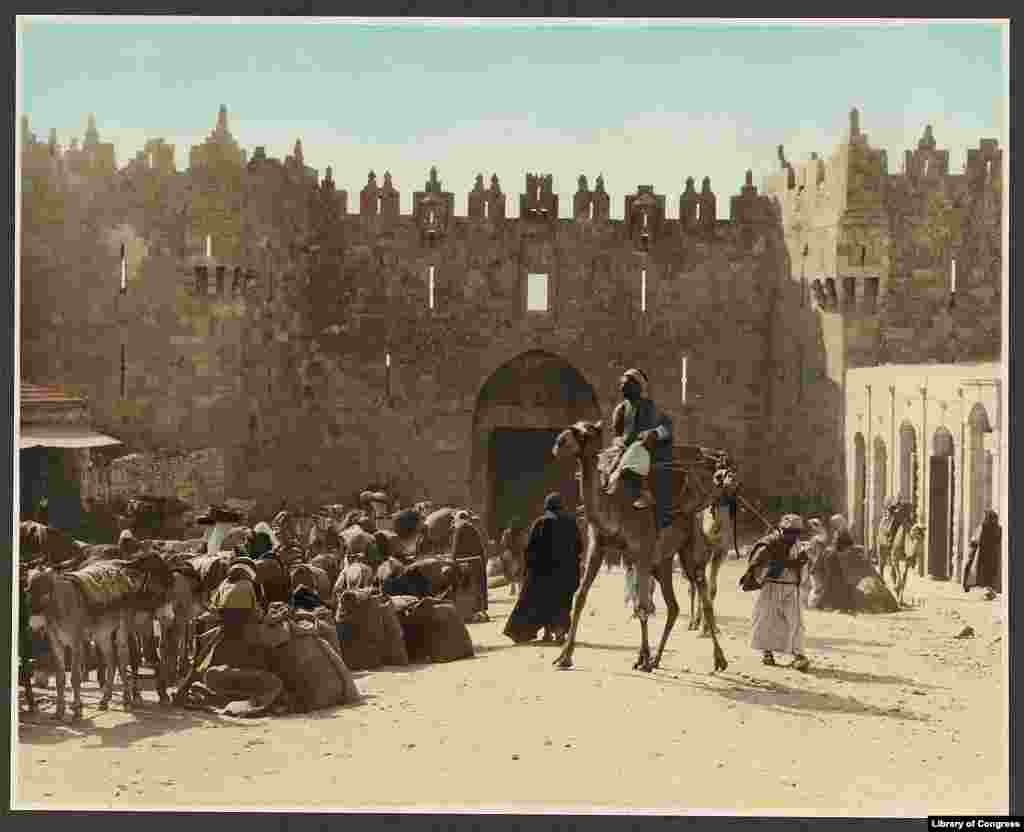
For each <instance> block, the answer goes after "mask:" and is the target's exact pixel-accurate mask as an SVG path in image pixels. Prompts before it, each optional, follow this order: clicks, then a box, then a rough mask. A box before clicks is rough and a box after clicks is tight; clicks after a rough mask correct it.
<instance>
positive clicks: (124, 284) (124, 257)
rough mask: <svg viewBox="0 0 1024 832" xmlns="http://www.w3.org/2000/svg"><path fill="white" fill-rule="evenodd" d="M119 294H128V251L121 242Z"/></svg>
mask: <svg viewBox="0 0 1024 832" xmlns="http://www.w3.org/2000/svg"><path fill="white" fill-rule="evenodd" d="M121 294H122V295H126V294H128V251H127V248H126V246H125V244H124V243H121Z"/></svg>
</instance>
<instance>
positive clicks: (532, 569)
mask: <svg viewBox="0 0 1024 832" xmlns="http://www.w3.org/2000/svg"><path fill="white" fill-rule="evenodd" d="M582 553H583V536H582V535H581V534H580V530H579V526H578V525H577V524H576V518H575V516H573V515H572V514H569V513H567V512H565V511H563V510H562V498H561V496H560V495H559V494H557V493H552V494H549V495H548V496H547V497H546V498H545V500H544V514H542V515H541V516H540V517H539V518H538V519H537V520H536V521H535V522H534V524H533V526H531V527H530V533H529V538H528V540H527V544H526V570H525V579H524V581H523V587H522V590H521V591H520V593H519V599H518V600H517V601H516V605H515V608H514V609H513V610H512V614H511V615H510V616H509V619H508V623H507V624H506V625H505V630H504V633H505V635H506V636H508V637H509V638H510V639H512V641H514V642H516V643H517V644H521V643H524V642H528V641H533V640H534V639H535V638H537V633H538V631H539V630H541V629H543V630H544V640H545V641H550V640H551V639H552V637H553V638H554V640H555V642H556V643H559V644H560V643H561V642H562V641H563V640H564V639H565V635H566V633H568V631H569V625H570V618H571V610H572V599H573V595H575V593H576V590H577V589H578V588H579V584H580V577H581V575H580V572H581V569H580V555H581V554H582Z"/></svg>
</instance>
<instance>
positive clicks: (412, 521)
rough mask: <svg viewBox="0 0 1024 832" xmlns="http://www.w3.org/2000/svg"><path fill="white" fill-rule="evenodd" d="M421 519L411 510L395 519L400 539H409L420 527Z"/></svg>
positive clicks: (403, 512)
mask: <svg viewBox="0 0 1024 832" xmlns="http://www.w3.org/2000/svg"><path fill="white" fill-rule="evenodd" d="M420 522H421V518H420V516H419V515H418V514H417V513H416V512H415V511H411V510H406V511H402V512H400V513H399V515H398V516H397V517H396V518H395V531H396V532H397V533H398V534H399V536H400V537H407V536H408V535H410V534H412V533H413V532H415V531H416V530H417V529H418V528H419V527H420Z"/></svg>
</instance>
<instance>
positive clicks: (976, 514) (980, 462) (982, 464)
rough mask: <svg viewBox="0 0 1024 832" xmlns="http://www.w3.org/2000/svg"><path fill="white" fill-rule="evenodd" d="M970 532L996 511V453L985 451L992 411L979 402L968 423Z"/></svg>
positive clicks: (967, 486) (990, 429)
mask: <svg viewBox="0 0 1024 832" xmlns="http://www.w3.org/2000/svg"><path fill="white" fill-rule="evenodd" d="M967 425H968V429H969V432H968V444H967V449H966V450H967V481H966V482H965V483H964V485H965V487H966V488H967V505H968V518H967V529H968V532H969V533H973V532H974V529H975V528H977V526H978V524H979V523H980V522H981V519H982V515H983V514H984V512H985V509H987V508H992V469H993V464H992V452H991V451H989V450H987V449H986V448H985V434H987V433H991V432H992V425H991V424H990V423H989V419H988V411H986V410H985V406H984V405H983V404H982V403H981V402H978V403H977V404H975V405H974V407H973V408H971V413H970V416H969V417H968V419H967Z"/></svg>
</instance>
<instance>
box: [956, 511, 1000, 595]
mask: <svg viewBox="0 0 1024 832" xmlns="http://www.w3.org/2000/svg"><path fill="white" fill-rule="evenodd" d="M1002 542H1003V529H1002V527H1001V526H1000V525H999V515H998V514H997V513H996V512H995V511H993V510H992V509H986V510H985V516H984V518H983V519H982V521H981V523H980V524H979V526H978V528H977V529H976V530H975V532H974V534H973V535H972V536H971V541H970V546H969V549H968V553H967V562H966V563H965V564H964V570H963V579H962V586H963V588H964V592H970V590H971V589H972V588H974V587H986V588H988V589H989V590H991V591H992V594H993V595H998V594H999V593H1001V592H1002V591H1003V576H1002V571H1003V569H1002V567H1003V564H1002V560H1003V551H1002Z"/></svg>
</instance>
